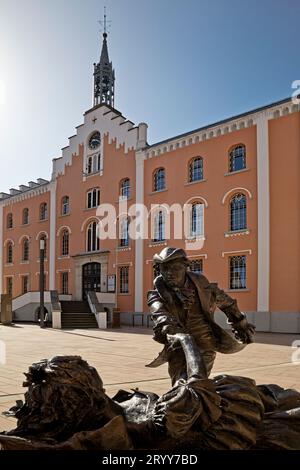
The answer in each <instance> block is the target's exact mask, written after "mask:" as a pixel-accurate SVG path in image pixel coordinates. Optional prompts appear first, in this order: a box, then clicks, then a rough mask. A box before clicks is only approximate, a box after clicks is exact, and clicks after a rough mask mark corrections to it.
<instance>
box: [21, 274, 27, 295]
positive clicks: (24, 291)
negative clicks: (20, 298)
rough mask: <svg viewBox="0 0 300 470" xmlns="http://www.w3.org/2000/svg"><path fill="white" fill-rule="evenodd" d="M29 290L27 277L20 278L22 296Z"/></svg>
mask: <svg viewBox="0 0 300 470" xmlns="http://www.w3.org/2000/svg"><path fill="white" fill-rule="evenodd" d="M28 290H29V276H22V294H26V293H27V292H28Z"/></svg>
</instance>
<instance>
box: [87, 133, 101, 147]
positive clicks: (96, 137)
mask: <svg viewBox="0 0 300 470" xmlns="http://www.w3.org/2000/svg"><path fill="white" fill-rule="evenodd" d="M100 143H101V137H100V132H98V131H97V132H94V134H92V135H91V137H90V140H89V147H90V149H92V150H95V149H96V148H98V147H99V146H100Z"/></svg>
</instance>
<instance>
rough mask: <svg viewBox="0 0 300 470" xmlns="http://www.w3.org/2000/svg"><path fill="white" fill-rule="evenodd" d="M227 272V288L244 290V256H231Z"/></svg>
mask: <svg viewBox="0 0 300 470" xmlns="http://www.w3.org/2000/svg"><path fill="white" fill-rule="evenodd" d="M229 271H230V272H229V288H230V289H246V256H231V257H230V258H229Z"/></svg>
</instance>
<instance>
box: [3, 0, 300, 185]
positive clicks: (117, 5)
mask: <svg viewBox="0 0 300 470" xmlns="http://www.w3.org/2000/svg"><path fill="white" fill-rule="evenodd" d="M104 5H106V6H107V14H108V17H109V19H111V20H112V24H111V28H110V34H109V38H108V46H109V54H110V59H111V60H112V61H113V65H114V68H115V72H116V97H115V107H116V108H117V109H118V110H119V111H121V112H122V113H123V114H124V115H125V116H126V117H127V118H129V119H130V120H132V121H134V122H135V123H139V122H141V121H145V122H147V123H148V125H149V131H148V132H149V134H148V136H149V139H148V140H149V143H154V142H156V141H160V140H163V139H165V138H168V137H171V136H172V135H176V134H180V133H183V132H185V131H188V130H192V129H194V128H197V127H200V126H202V125H205V124H209V123H211V122H215V121H218V120H220V119H223V118H226V117H230V116H232V115H234V114H238V113H241V112H245V111H247V110H250V109H252V108H255V107H258V106H262V105H264V104H268V103H270V102H272V101H277V100H280V99H282V98H286V97H288V96H290V95H291V93H292V89H291V83H292V82H293V81H294V80H299V79H300V57H299V53H298V49H299V47H298V44H299V32H298V31H299V17H300V2H299V0H260V1H258V0H185V1H183V0H151V1H150V0H147V1H146V0H126V1H125V0H106V1H102V0H26V1H24V0H0V163H1V167H0V170H1V171H0V191H8V190H9V188H11V187H17V186H18V185H19V184H26V183H27V181H29V180H32V179H33V180H35V179H36V178H39V177H41V178H47V179H48V178H50V177H51V165H52V163H51V160H52V158H53V157H58V156H60V149H61V148H62V147H64V146H65V145H67V144H68V137H69V136H71V135H73V134H74V130H75V126H77V125H79V124H81V123H82V120H83V118H82V114H83V113H84V112H85V111H86V110H87V109H89V108H90V107H91V105H92V72H93V67H92V64H93V62H95V61H98V59H99V57H100V49H101V43H102V40H101V34H100V32H99V29H100V25H99V24H98V23H97V19H98V18H99V19H100V18H102V16H103V7H104Z"/></svg>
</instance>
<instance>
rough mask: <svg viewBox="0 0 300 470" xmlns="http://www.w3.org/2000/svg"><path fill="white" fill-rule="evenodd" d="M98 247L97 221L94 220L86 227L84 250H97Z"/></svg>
mask: <svg viewBox="0 0 300 470" xmlns="http://www.w3.org/2000/svg"><path fill="white" fill-rule="evenodd" d="M99 249H100V243H99V223H98V222H96V221H95V220H94V221H93V222H91V223H90V224H89V226H88V228H87V232H86V251H98V250H99Z"/></svg>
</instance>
